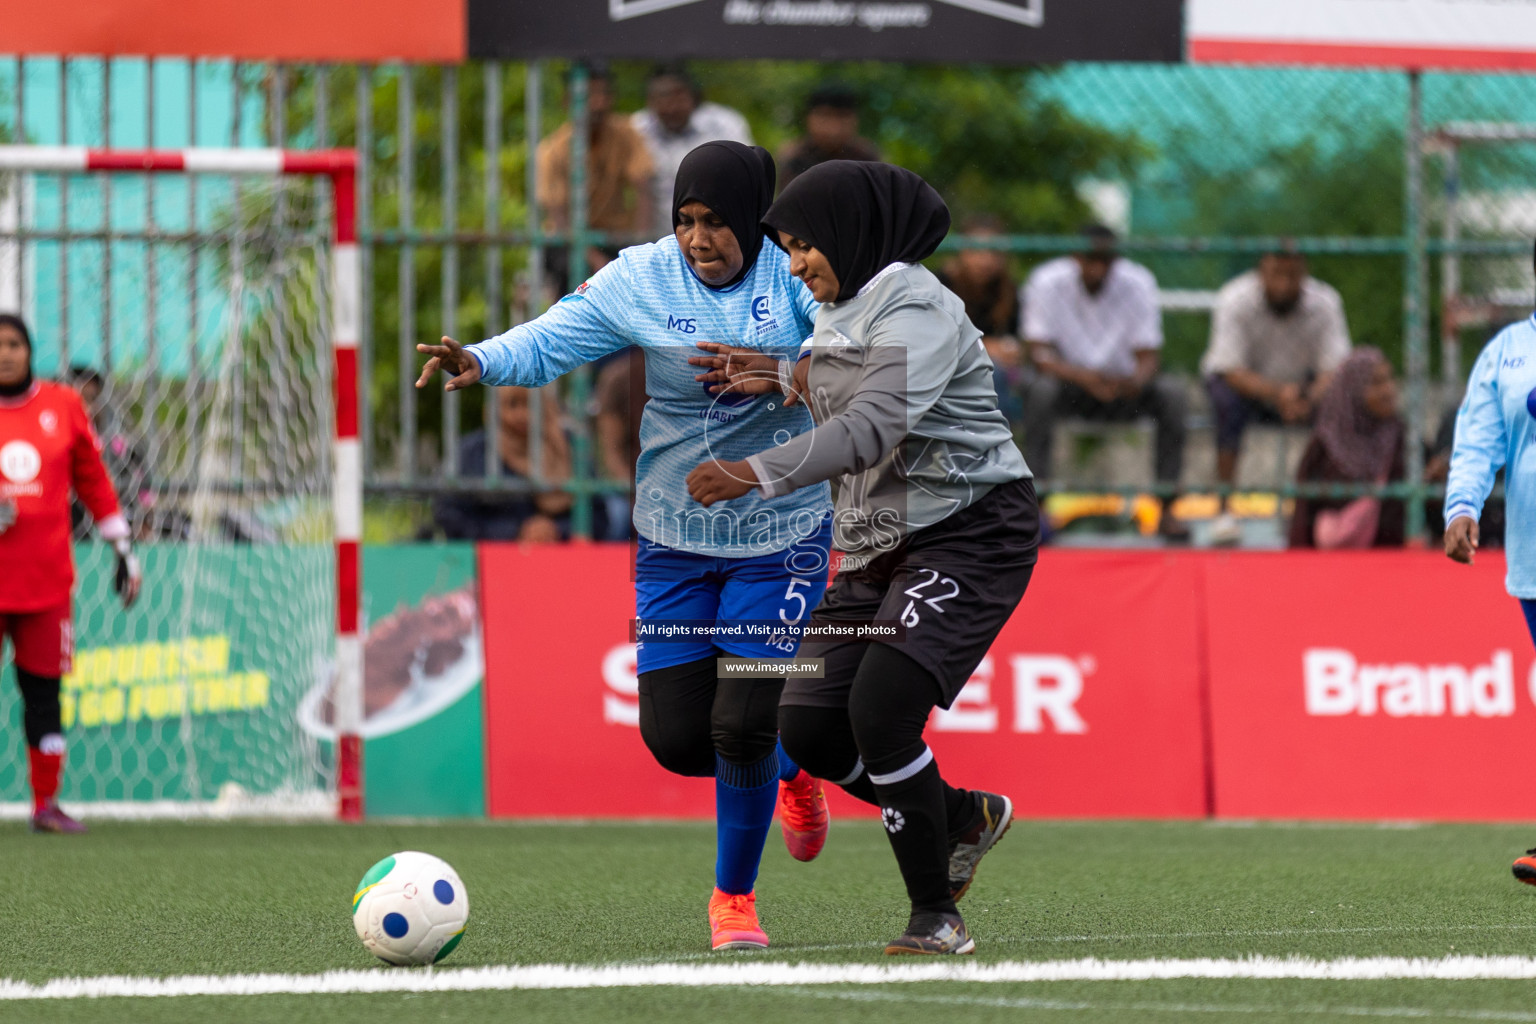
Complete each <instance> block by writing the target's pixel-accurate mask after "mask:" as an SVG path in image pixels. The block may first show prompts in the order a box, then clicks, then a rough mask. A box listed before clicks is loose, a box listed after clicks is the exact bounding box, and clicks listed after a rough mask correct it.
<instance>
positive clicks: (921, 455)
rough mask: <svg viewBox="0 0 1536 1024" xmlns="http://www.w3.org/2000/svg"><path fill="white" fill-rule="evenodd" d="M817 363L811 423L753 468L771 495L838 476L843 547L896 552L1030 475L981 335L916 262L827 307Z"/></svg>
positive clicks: (837, 518)
mask: <svg viewBox="0 0 1536 1024" xmlns="http://www.w3.org/2000/svg"><path fill="white" fill-rule="evenodd" d="M810 360H811V365H810V370H809V374H808V376H807V391H808V392H809V394H808V395H806V396H805V397H806V398H807V399H808V404H809V405H810V408H811V413H812V415H813V416H814V418H815V420H816V424H817V426H816V428H815V429H814V430H811V431H809V432H808V433H804V434H800V435H798V436H795V437H788V438H785V439H784V443H783V444H781V445H779V446H778V447H776V448H772V449H769V450H767V451H763V452H759V453H758V454H756V455H753V456H751V457H750V458H749V459H748V460H747V462H748V463H749V464H750V465H751V467H752V469H753V472H754V473H756V475H757V479H758V486H759V488H760V489H761V491H762V493H763V495H764V496H765V497H773V496H774V495H776V494H783V493H785V492H787V491H792V490H795V489H797V488H801V487H805V486H807V485H808V484H813V483H817V482H818V481H821V480H831V481H832V490H833V494H834V497H835V508H834V513H833V515H834V519H833V529H834V534H833V546H834V547H836V548H838V549H839V550H842V551H844V552H847V553H849V554H855V553H865V554H871V555H872V554H875V553H878V552H880V551H885V550H890V549H891V548H893V547H895V546H896V545H897V544H898V543H900V541H901V538H902V537H904V536H906V535H907V534H909V533H912V532H913V531H916V530H920V529H922V528H923V527H925V526H932V525H933V524H934V523H937V522H939V521H940V520H942V519H944V518H946V517H947V516H950V515H953V514H954V513H956V512H959V511H960V510H961V509H963V508H966V507H967V506H969V505H971V504H973V503H974V502H976V501H977V500H978V499H980V498H981V497H982V496H983V495H985V494H986V493H987V492H988V491H990V490H991V489H992V488H993V487H995V486H996V485H998V484H1000V483H1006V482H1008V481H1010V480H1019V479H1022V478H1025V477H1028V476H1030V475H1031V474H1030V471H1029V467H1028V466H1027V465H1026V464H1025V462H1024V456H1023V455H1021V454H1020V453H1019V449H1018V446H1017V445H1015V444H1014V443H1013V433H1012V431H1011V430H1010V429H1009V426H1008V421H1007V419H1006V418H1005V417H1004V416H1003V414H1002V413H1001V412H1000V411H999V410H998V407H997V391H996V389H995V387H994V385H993V382H992V362H991V360H990V359H989V358H988V357H987V352H986V348H985V347H984V346H983V345H982V342H981V332H980V331H978V330H977V329H976V328H975V327H974V326H972V325H971V322H970V320H968V319H967V318H966V315H965V304H964V303H963V302H961V301H960V299H959V297H958V296H956V295H955V294H954V293H953V292H951V291H949V289H947V288H945V287H944V286H943V285H942V284H940V283H939V280H938V278H936V277H935V276H934V275H933V274H932V273H930V272H929V271H928V270H926V269H925V268H924V267H922V266H921V265H918V264H900V263H898V264H892V265H891V266H889V267H887V268H885V269H884V270H883V271H881V272H880V273H879V274H877V275H876V276H875V277H874V278H873V279H872V280H871V281H870V282H869V284H867V285H865V286H864V288H863V289H861V290H860V292H859V294H858V295H856V296H855V297H853V298H851V299H846V300H844V301H842V302H832V303H827V304H824V305H823V306H822V307H821V311H820V313H819V314H818V315H817V319H816V331H815V334H813V335H812V337H811V355H810Z"/></svg>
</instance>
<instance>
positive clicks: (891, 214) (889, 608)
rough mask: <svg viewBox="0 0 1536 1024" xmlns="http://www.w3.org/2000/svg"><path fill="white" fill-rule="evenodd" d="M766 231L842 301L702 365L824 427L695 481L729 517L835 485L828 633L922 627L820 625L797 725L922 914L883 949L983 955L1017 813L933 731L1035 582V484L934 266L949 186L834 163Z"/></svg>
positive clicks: (977, 335)
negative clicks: (746, 502) (879, 835)
mask: <svg viewBox="0 0 1536 1024" xmlns="http://www.w3.org/2000/svg"><path fill="white" fill-rule="evenodd" d="M763 223H764V224H765V225H766V226H767V227H768V228H769V230H770V231H772V232H773V233H774V234H773V236H772V237H774V238H775V239H776V240H777V241H778V243H779V244H780V245H782V246H783V247H784V249H785V250H786V251H787V252H788V253H789V255H790V266H791V269H792V270H793V271H794V272H795V273H796V274H797V275H798V276H799V277H800V279H801V280H802V281H804V282H805V283H806V285H807V286H808V287H809V288H810V289H811V293H812V294H813V295H814V296H815V297H816V298H817V300H819V301H820V302H822V303H823V305H822V307H821V312H820V313H819V314H818V316H817V319H816V333H815V336H814V338H813V345H812V347H811V352H810V354H809V357H808V358H805V359H803V360H800V361H798V362H797V363H796V364H795V365H793V366H791V365H790V364H789V363H788V361H785V362H784V363H783V364H780V365H775V364H773V363H772V362H771V361H768V360H764V359H762V358H761V357H760V356H755V355H753V354H751V353H742V352H739V351H737V350H730V349H726V348H725V347H724V346H720V345H708V344H704V343H701V345H700V347H701V348H705V349H707V350H708V351H709V352H710V353H711V354H710V355H707V356H698V357H695V359H694V362H695V364H697V365H701V366H705V367H708V370H707V372H706V373H705V374H704V375H703V376H702V378H701V379H706V380H709V381H715V382H718V383H716V384H715V386H716V387H718V388H723V389H726V392H727V393H729V392H730V391H733V390H746V391H751V392H756V391H767V390H779V391H783V392H784V393H785V394H786V395H788V396H790V397H797V396H799V395H807V396H810V399H809V401H810V404H811V406H812V411H813V413H814V415H815V417H816V421H817V426H816V429H815V430H812V431H811V432H810V433H808V434H802V435H800V436H799V437H795V438H785V439H782V440H781V441H780V443H778V444H777V445H774V446H764V449H763V450H762V451H759V452H758V453H756V454H754V455H752V456H750V457H748V458H746V459H743V460H740V461H736V462H726V461H721V460H714V461H707V462H703V463H701V464H700V465H699V466H698V468H696V469H695V470H694V471H693V472H692V473H690V474H689V475H688V488H689V491H690V493H692V495H693V496H694V497H695V498H697V499H698V500H699V501H700V502H701V503H703V504H705V505H710V504H712V503H714V502H717V501H729V500H734V499H737V498H738V497H739V496H740V495H743V494H746V493H748V492H749V491H752V490H756V491H757V492H758V493H760V494H762V495H764V496H767V497H775V496H778V495H786V494H793V493H797V492H798V491H799V489H800V488H807V487H819V486H821V483H822V481H825V480H834V481H836V484H837V488H836V490H837V504H836V510H835V512H834V541H833V543H834V546H835V547H837V548H838V549H840V550H841V551H843V552H844V553H845V557H844V560H843V563H842V566H841V567H840V569H839V571H838V574H837V578H836V580H835V581H834V582H833V584H832V586H831V588H830V589H829V590H828V591H827V594H826V597H825V598H823V600H822V602H821V604H820V605H819V606H818V607H817V608H816V610H815V612H814V613H813V614H812V617H811V628H812V629H813V630H814V629H816V628H818V627H820V628H823V629H826V628H828V627H832V628H838V627H837V626H835V625H834V624H842V628H844V629H846V628H848V627H849V626H851V625H853V624H858V623H868V622H874V621H881V622H887V623H899V624H900V627H901V630H902V631H903V632H902V633H901V634H900V635H883V636H882V635H879V634H877V633H875V632H871V633H867V634H865V637H872V638H873V639H866V638H859V639H848V640H844V639H836V640H831V639H829V640H826V641H817V640H816V639H815V637H814V633H813V634H812V636H811V637H809V638H807V640H806V642H805V644H804V645H803V646H802V648H801V654H802V656H804V657H807V658H821V659H823V667H824V673H823V678H819V679H808V678H804V677H802V676H799V675H796V676H792V677H791V680H790V682H789V684H788V685H787V686H786V687H785V691H784V696H783V700H782V702H781V705H780V710H779V730H780V734H781V736H782V738H783V743H784V746H785V748H786V749H788V750H789V752H790V754H791V756H793V757H795V758H797V759H802V758H803V759H804V760H803V761H801V763H803V764H805V765H806V766H807V769H808V770H809V771H810V772H812V774H814V775H817V776H818V777H820V778H825V779H830V780H832V781H834V782H836V783H837V784H838V785H840V786H842V787H843V788H844V789H845V790H847V791H848V792H849V793H851V794H852V795H854V796H856V797H858V798H859V799H861V800H864V801H867V802H869V803H872V804H875V805H876V806H878V807H879V808H880V809H881V819H882V821H883V823H884V826H885V830H886V833H887V835H888V837H889V839H890V843H891V848H892V850H893V851H894V853H895V856H896V862H897V865H898V866H899V868H900V870H901V874H902V878H903V879H904V881H905V882H906V888H907V895H908V897H909V898H910V900H911V905H912V906H911V917H910V919H909V921H908V924H907V927H906V930H905V931H904V932H903V934H902V935H900V936H899V937H898V938H896V939H894V940H893V941H891V942H890V943H889V944H888V945H887V946H886V950H885V951H886V952H887V953H969V952H971V951H972V950H973V949H974V948H975V942H974V941H973V940H972V939H971V937H970V936H969V935H968V934H967V932H966V927H965V922H964V921H963V920H962V919H961V916H960V913H959V910H958V909H957V907H956V901H957V900H958V899H960V897H962V896H963V895H964V894H965V892H966V890H967V888H969V886H970V883H971V880H972V878H973V877H974V876H975V871H976V866H977V863H978V862H979V861H980V859H981V857H982V855H983V854H985V853H986V852H987V851H988V850H989V849H991V848H992V846H993V844H995V843H996V842H997V840H998V839H999V838H1000V837H1001V836H1002V834H1003V832H1004V831H1005V830H1006V829H1007V828H1008V826H1009V824H1010V823H1011V821H1012V817H1013V805H1012V803H1011V802H1010V801H1009V799H1008V798H1007V797H1005V796H1001V795H998V794H995V793H987V792H983V791H979V790H969V791H967V790H964V789H958V788H956V787H954V786H952V785H950V784H949V783H947V782H946V781H945V780H944V779H943V777H942V776H941V775H940V774H939V766H938V764H937V763H935V761H934V758H933V754H932V752H931V751H930V750H929V749H928V747H927V745H926V744H925V743H924V742H923V729H924V726H925V725H926V723H927V721H928V716H929V714H930V712H932V710H933V709H934V707H936V706H937V707H946V708H947V707H949V706H950V704H951V703H952V702H953V701H954V699H955V696H956V694H958V693H959V691H960V688H961V687H963V686H964V685H965V683H966V680H968V679H969V678H970V675H971V672H972V671H974V670H975V668H976V666H977V665H978V664H979V663H980V662H981V659H982V657H983V656H984V655H985V654H986V652H987V649H988V648H989V647H990V646H991V644H992V641H993V640H994V639H996V637H997V635H998V632H999V631H1000V630H1001V629H1002V627H1003V625H1004V623H1006V622H1007V621H1008V617H1009V616H1010V615H1011V614H1012V612H1013V610H1014V608H1015V607H1016V606H1017V605H1018V603H1019V599H1020V598H1022V597H1023V596H1024V591H1025V588H1026V587H1027V586H1028V585H1029V579H1030V576H1031V574H1032V573H1033V571H1034V566H1035V558H1036V553H1037V549H1038V545H1039V506H1038V504H1037V503H1036V499H1035V491H1034V484H1033V480H1032V479H1031V476H1030V472H1029V468H1028V467H1027V466H1026V465H1025V463H1024V457H1023V456H1022V455H1021V454H1020V453H1019V450H1018V448H1017V447H1016V446H1015V445H1014V443H1013V436H1012V434H1011V432H1010V430H1009V428H1008V422H1007V420H1006V419H1004V417H1003V414H1002V413H1001V412H999V411H998V408H997V392H996V390H995V389H994V388H993V385H992V366H991V362H990V361H989V360H988V358H987V353H986V350H985V349H984V348H983V347H982V343H981V332H980V331H978V330H977V329H976V327H975V326H974V325H972V324H971V322H970V321H969V320H967V319H966V315H965V306H964V304H963V303H962V302H961V300H960V299H959V297H957V296H956V295H955V294H954V293H953V292H950V291H949V290H947V289H946V288H944V286H943V285H941V284H940V283H939V281H938V279H937V278H936V277H935V276H934V275H933V274H931V273H930V272H929V271H927V270H926V269H924V268H923V267H922V266H921V265H920V264H919V263H918V261H919V260H922V259H925V258H926V257H928V256H930V255H932V253H933V251H934V249H935V248H937V247H938V244H939V242H940V241H941V240H942V239H943V238H944V236H945V234H946V233H947V232H948V230H949V211H948V210H947V209H946V208H945V206H944V201H943V200H942V199H940V198H939V195H938V193H937V192H935V191H934V190H933V189H932V188H931V187H929V186H928V184H927V183H926V182H924V181H923V179H921V178H919V177H918V176H917V175H916V174H913V173H912V172H911V171H908V170H905V169H903V168H900V167H893V166H890V165H889V164H876V163H863V162H856V161H845V160H838V161H829V162H827V163H824V164H821V165H819V166H817V167H814V168H812V169H811V170H809V171H806V172H805V173H804V174H803V175H801V176H800V177H798V178H796V179H795V181H794V182H793V183H791V184H790V185H789V187H787V188H786V189H785V190H784V193H783V194H782V195H781V196H780V197H779V199H778V201H777V202H775V203H774V204H773V207H772V208H771V209H769V211H768V214H767V216H765V217H764V218H763ZM738 360H740V363H739V364H738V362H737V361H738ZM788 400H789V399H788V398H787V399H786V402H787V401H788Z"/></svg>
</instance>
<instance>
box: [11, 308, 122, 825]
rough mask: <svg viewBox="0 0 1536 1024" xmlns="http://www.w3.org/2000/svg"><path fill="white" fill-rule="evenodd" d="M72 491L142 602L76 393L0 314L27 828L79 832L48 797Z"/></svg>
mask: <svg viewBox="0 0 1536 1024" xmlns="http://www.w3.org/2000/svg"><path fill="white" fill-rule="evenodd" d="M71 491H73V492H74V493H75V494H76V495H78V496H79V498H80V501H81V503H82V504H84V505H85V507H86V508H87V509H88V510H90V513H91V516H92V518H93V519H95V521H96V529H97V531H98V532H100V534H101V536H102V537H103V538H104V539H106V540H108V541H110V542H111V543H112V545H113V547H114V549H115V550H116V551H117V574H116V587H117V592H118V594H120V595H121V596H122V599H123V605H124V607H127V606H128V605H131V604H133V602H134V599H135V598H137V597H138V596H139V582H140V579H139V566H138V560H137V559H135V558H134V556H133V549H132V547H131V546H130V544H129V539H128V523H127V521H126V520H125V519H124V518H123V514H122V511H121V510H120V509H119V507H118V503H117V494H116V493H115V492H114V491H113V489H112V481H111V479H110V478H108V476H107V470H106V467H105V466H103V465H102V462H101V452H100V449H99V447H98V444H97V441H96V434H95V432H94V431H93V430H92V429H91V421H90V419H89V418H87V416H86V413H85V405H84V403H82V402H81V400H80V396H79V395H77V394H76V393H75V392H74V391H73V390H71V389H70V388H68V387H66V386H64V385H63V384H54V383H51V382H46V381H39V380H36V379H35V378H34V377H33V375H32V336H31V334H30V333H29V332H28V331H27V325H26V324H25V323H24V322H23V321H22V320H21V318H20V317H15V316H11V315H9V314H0V643H3V641H4V639H5V637H7V636H9V637H10V639H11V657H12V660H13V661H14V662H15V664H16V678H17V681H18V682H19V683H20V686H21V698H22V709H23V712H22V720H23V728H24V730H25V732H26V736H27V755H28V760H29V762H30V765H31V774H32V830H33V831H34V832H84V831H85V826H84V825H82V824H80V823H79V822H78V821H76V820H74V819H73V818H71V817H70V816H69V815H67V814H65V813H64V812H63V811H62V810H60V809H59V804H58V801H57V800H56V799H55V796H56V794H57V793H58V789H59V773H60V770H61V768H62V766H63V763H64V723H63V719H62V716H61V714H60V711H59V685H60V679H61V677H62V676H63V675H64V674H65V673H66V672H68V671H69V669H70V660H71V658H72V656H73V654H74V626H73V617H72V615H71V606H70V596H71V591H72V590H73V589H74V584H75V562H74V555H73V552H72V550H71V547H70V518H69V499H70V492H71Z"/></svg>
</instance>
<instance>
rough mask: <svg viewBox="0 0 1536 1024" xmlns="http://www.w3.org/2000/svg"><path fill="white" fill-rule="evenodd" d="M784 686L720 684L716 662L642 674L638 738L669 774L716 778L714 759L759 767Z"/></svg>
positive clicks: (774, 682) (768, 750)
mask: <svg viewBox="0 0 1536 1024" xmlns="http://www.w3.org/2000/svg"><path fill="white" fill-rule="evenodd" d="M783 689H784V680H783V679H782V678H778V679H738V678H732V679H721V678H720V677H719V676H718V675H717V674H716V670H715V657H714V656H711V657H708V658H701V659H699V660H698V661H690V662H688V663H686V664H683V665H674V666H672V667H670V668H659V669H653V670H651V671H649V672H642V673H640V735H641V737H642V738H643V739H644V740H645V745H646V746H647V747H649V748H650V751H651V753H652V754H653V755H654V756H655V758H656V762H657V763H658V764H660V765H661V766H662V767H663V768H665V769H666V770H667V771H669V772H675V773H677V774H678V775H693V776H700V777H707V776H712V775H714V774H715V755H716V754H717V753H718V754H719V755H720V757H721V758H723V759H724V760H725V761H726V762H728V763H730V764H739V765H752V764H757V763H758V762H760V761H762V760H763V759H764V758H766V757H767V756H768V755H769V754H772V753H773V750H774V747H775V745H776V744H777V742H778V707H779V694H780V693H781V692H783Z"/></svg>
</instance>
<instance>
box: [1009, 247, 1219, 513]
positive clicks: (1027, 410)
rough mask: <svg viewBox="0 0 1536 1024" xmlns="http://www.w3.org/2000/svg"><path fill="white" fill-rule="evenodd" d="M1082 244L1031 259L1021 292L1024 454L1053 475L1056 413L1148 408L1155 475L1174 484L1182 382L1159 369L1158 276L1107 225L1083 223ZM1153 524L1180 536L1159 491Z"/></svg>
mask: <svg viewBox="0 0 1536 1024" xmlns="http://www.w3.org/2000/svg"><path fill="white" fill-rule="evenodd" d="M1083 237H1084V246H1083V249H1082V251H1080V252H1077V253H1075V254H1073V255H1071V256H1062V257H1060V258H1058V259H1054V260H1051V261H1049V262H1047V263H1043V264H1041V265H1040V266H1038V267H1036V268H1035V270H1034V272H1033V273H1032V274H1030V275H1029V280H1028V281H1026V282H1025V284H1024V289H1023V292H1022V293H1021V304H1022V305H1023V307H1024V341H1025V344H1026V345H1027V346H1028V347H1029V357H1030V362H1031V363H1032V365H1033V370H1034V374H1033V377H1032V379H1031V380H1030V382H1029V383H1028V385H1027V386H1026V388H1025V391H1024V452H1025V458H1026V460H1027V461H1028V462H1029V467H1030V469H1031V470H1033V471H1034V473H1035V475H1036V477H1038V478H1040V479H1042V480H1050V479H1051V476H1052V465H1051V458H1052V453H1051V449H1052V445H1053V442H1054V439H1055V427H1056V421H1057V420H1058V419H1061V418H1065V417H1077V418H1080V419H1087V420H1098V421H1125V420H1134V419H1137V418H1140V417H1142V416H1150V417H1152V419H1153V420H1154V421H1155V422H1156V424H1157V440H1156V455H1155V471H1156V476H1157V481H1158V483H1160V484H1166V485H1169V486H1170V488H1171V487H1176V486H1177V485H1178V482H1179V475H1180V474H1181V473H1182V472H1183V468H1184V435H1185V429H1186V427H1185V410H1186V406H1187V401H1186V399H1185V395H1184V389H1183V388H1182V387H1180V386H1179V384H1178V382H1177V381H1174V380H1171V379H1169V378H1167V377H1165V376H1162V375H1160V374H1159V373H1158V363H1159V354H1160V350H1161V348H1162V345H1163V326H1162V314H1161V312H1160V311H1159V309H1158V305H1157V280H1156V279H1155V278H1154V277H1153V276H1152V272H1151V271H1150V270H1148V269H1147V268H1146V267H1143V266H1141V265H1140V264H1137V263H1132V262H1131V261H1130V260H1127V259H1125V258H1123V257H1121V256H1120V255H1119V253H1118V251H1117V249H1116V238H1115V234H1114V232H1113V231H1111V230H1109V229H1108V228H1106V227H1103V226H1102V225H1098V224H1095V225H1091V226H1089V227H1087V228H1085V229H1084V230H1083ZM1162 500H1163V515H1162V518H1161V522H1160V525H1159V531H1160V532H1161V533H1162V535H1163V536H1164V537H1165V538H1166V539H1169V540H1180V541H1182V540H1187V539H1188V538H1189V528H1188V527H1187V526H1185V525H1184V524H1183V523H1182V522H1180V521H1179V520H1178V519H1176V518H1175V517H1174V516H1173V514H1172V512H1171V511H1170V506H1171V505H1172V501H1173V496H1172V494H1171V493H1170V494H1166V495H1164V496H1163V499H1162Z"/></svg>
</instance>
